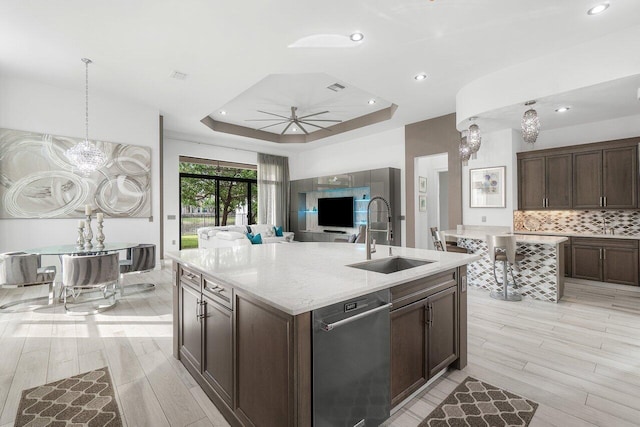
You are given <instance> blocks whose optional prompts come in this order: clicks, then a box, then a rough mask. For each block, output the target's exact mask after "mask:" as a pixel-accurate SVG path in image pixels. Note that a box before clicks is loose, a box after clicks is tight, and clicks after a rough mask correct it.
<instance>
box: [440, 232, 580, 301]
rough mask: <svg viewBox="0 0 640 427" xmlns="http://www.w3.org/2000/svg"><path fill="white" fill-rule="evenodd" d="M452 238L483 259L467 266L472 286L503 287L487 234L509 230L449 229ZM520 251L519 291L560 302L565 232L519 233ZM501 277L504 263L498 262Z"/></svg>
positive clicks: (518, 267)
mask: <svg viewBox="0 0 640 427" xmlns="http://www.w3.org/2000/svg"><path fill="white" fill-rule="evenodd" d="M444 234H445V236H446V237H448V238H452V239H456V240H457V242H458V246H460V247H463V248H466V249H467V250H468V251H469V252H470V253H474V254H476V255H479V256H480V259H478V260H477V261H475V262H473V263H471V264H469V266H468V269H467V275H468V282H469V286H474V287H478V288H482V289H485V290H488V291H491V290H495V289H498V288H501V286H500V285H498V284H496V281H495V278H494V273H493V265H492V263H491V261H490V260H489V253H488V251H487V234H509V233H504V232H494V233H491V232H489V233H488V232H487V231H481V230H462V231H461V232H457V231H456V230H447V231H445V232H444ZM515 236H516V243H517V248H516V252H517V253H521V254H523V255H524V259H523V260H522V261H520V262H518V266H517V268H515V269H514V270H513V274H514V276H515V280H516V283H517V284H518V292H519V293H520V294H522V295H523V296H529V297H531V298H533V299H537V300H542V301H549V302H558V301H560V299H561V298H562V295H563V293H564V262H565V258H564V242H566V241H567V240H568V239H567V238H566V237H563V236H539V235H525V234H516V235H515ZM497 267H498V271H497V273H496V274H497V275H498V277H501V271H502V270H501V268H502V263H501V262H498V263H497Z"/></svg>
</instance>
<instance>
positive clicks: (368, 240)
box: [364, 196, 393, 260]
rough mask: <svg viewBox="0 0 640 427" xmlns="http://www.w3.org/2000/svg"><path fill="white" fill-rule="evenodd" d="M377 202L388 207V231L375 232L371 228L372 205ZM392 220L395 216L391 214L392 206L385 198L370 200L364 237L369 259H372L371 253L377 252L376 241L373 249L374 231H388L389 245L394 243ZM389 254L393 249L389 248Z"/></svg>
mask: <svg viewBox="0 0 640 427" xmlns="http://www.w3.org/2000/svg"><path fill="white" fill-rule="evenodd" d="M376 200H381V201H382V202H383V203H384V204H385V206H386V207H387V215H388V216H387V218H388V219H387V229H386V230H374V229H372V228H371V216H370V213H371V203H373V202H375V201H376ZM392 218H393V215H392V214H391V206H389V202H387V201H386V200H385V199H384V197H380V196H375V197H372V198H371V200H369V203H368V204H367V230H366V232H365V235H364V236H365V237H364V245H365V246H366V248H367V259H368V260H369V259H371V253H372V252H375V251H376V248H375V240H373V248H372V247H371V243H372V242H371V232H372V231H386V232H387V241H388V242H389V245H391V242H392V241H393V229H392ZM389 253H391V248H389Z"/></svg>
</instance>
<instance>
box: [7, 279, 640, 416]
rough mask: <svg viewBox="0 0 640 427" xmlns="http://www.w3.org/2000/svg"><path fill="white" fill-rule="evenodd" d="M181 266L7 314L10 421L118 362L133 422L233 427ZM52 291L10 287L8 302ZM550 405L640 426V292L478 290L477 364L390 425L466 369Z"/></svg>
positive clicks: (544, 407) (426, 407) (472, 359)
mask: <svg viewBox="0 0 640 427" xmlns="http://www.w3.org/2000/svg"><path fill="white" fill-rule="evenodd" d="M170 277H171V274H170V270H168V269H165V270H157V271H154V272H151V273H147V274H143V275H137V277H136V276H135V275H134V277H132V278H128V279H127V280H128V281H129V282H155V283H156V284H157V288H156V290H155V291H151V292H143V293H137V294H128V295H127V296H126V298H124V299H121V300H120V301H119V303H118V305H117V306H116V307H115V308H114V309H112V310H110V311H107V312H104V313H101V314H98V315H94V316H74V317H71V316H67V315H65V314H64V310H63V308H62V307H61V306H59V305H58V306H54V307H51V308H44V309H39V310H37V311H24V312H17V313H0V427H6V426H11V425H13V420H14V417H15V413H16V410H17V406H18V401H19V399H20V392H21V391H22V390H23V389H26V388H30V387H34V386H37V385H40V384H44V383H47V382H51V381H55V380H57V379H60V378H65V377H68V376H71V375H75V374H78V373H80V372H85V371H89V370H92V369H96V368H99V367H102V366H105V365H107V366H109V369H110V371H111V374H112V376H113V381H114V386H115V390H116V398H117V399H118V404H119V406H120V409H121V411H122V416H123V421H124V422H125V423H126V425H128V426H131V427H133V426H136V427H137V426H154V427H155V426H168V425H170V426H203V427H204V426H226V425H228V424H227V423H226V421H225V420H224V418H223V417H222V415H221V414H220V413H219V412H218V410H217V409H216V408H215V406H213V404H212V403H211V402H210V401H209V399H208V398H207V396H206V395H205V394H204V392H203V391H202V389H201V388H200V387H199V386H198V385H197V383H196V382H195V381H194V380H193V378H192V377H191V376H190V375H189V373H188V372H187V371H186V370H185V369H184V367H183V366H182V365H181V364H180V362H178V361H177V360H175V359H174V358H173V356H172V355H171V342H172V338H171V335H172V325H171V322H172V314H171V298H172V294H171V284H170ZM45 293H46V289H45V287H44V286H41V287H31V288H25V289H17V290H0V304H3V303H5V302H9V301H13V300H16V299H21V298H25V297H32V296H40V295H44V294H45ZM467 376H473V377H476V378H478V379H480V380H483V381H486V382H488V383H491V384H493V385H496V386H498V387H502V388H505V389H507V390H510V391H512V392H514V393H517V394H520V395H522V396H524V397H527V398H529V399H532V400H534V401H536V402H538V403H539V404H540V406H539V408H538V410H537V412H536V415H535V417H534V419H533V422H532V423H531V425H532V426H533V427H535V426H547V425H554V426H563V427H571V426H590V425H598V426H606V427H612V426H615V427H617V426H638V425H640V397H639V396H640V292H637V289H635V288H629V287H624V286H608V287H604V288H603V287H601V286H593V285H592V284H587V283H568V284H567V289H566V297H565V298H564V300H563V301H562V302H561V303H559V304H550V303H544V302H539V301H533V300H525V301H522V302H517V303H505V302H502V301H496V300H492V299H491V298H489V295H488V293H486V292H484V291H479V290H474V289H470V291H469V364H468V366H467V368H465V369H464V370H463V371H455V370H453V371H449V372H447V373H446V374H445V375H444V376H443V377H441V378H440V379H439V380H437V381H436V382H435V383H434V384H433V385H432V386H431V387H430V389H429V390H428V391H426V392H425V393H423V394H422V395H421V396H418V397H416V398H414V399H412V400H411V401H410V402H409V403H408V404H407V405H405V407H404V408H402V409H401V410H399V411H398V412H396V413H395V414H394V415H393V416H392V417H391V419H390V420H389V421H388V422H387V423H385V425H387V426H417V425H418V424H419V423H420V421H421V420H422V419H423V418H424V417H426V416H427V415H428V414H429V413H430V412H431V411H432V410H433V409H434V408H435V407H436V406H437V405H438V404H439V403H440V402H441V401H442V400H443V399H444V397H445V396H447V395H448V394H449V393H450V392H451V391H452V390H453V389H454V388H455V387H456V386H457V385H458V383H460V382H461V381H462V380H463V379H464V378H465V377H467Z"/></svg>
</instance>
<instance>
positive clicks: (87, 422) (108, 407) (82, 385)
mask: <svg viewBox="0 0 640 427" xmlns="http://www.w3.org/2000/svg"><path fill="white" fill-rule="evenodd" d="M15 425H16V426H29V427H36V426H38V427H40V426H42V427H44V426H51V427H62V426H74V427H75V426H78V427H80V426H89V427H122V419H121V418H120V412H119V411H118V403H117V402H116V399H115V396H114V392H113V384H112V383H111V376H110V375H109V368H107V367H106V366H105V367H104V368H100V369H96V370H95V371H89V372H85V373H84V374H80V375H75V376H73V377H69V378H65V379H62V380H59V381H54V382H52V383H49V384H45V385H41V386H39V387H34V388H31V389H29V390H24V391H23V392H22V398H21V399H20V405H19V406H18V414H17V415H16V421H15Z"/></svg>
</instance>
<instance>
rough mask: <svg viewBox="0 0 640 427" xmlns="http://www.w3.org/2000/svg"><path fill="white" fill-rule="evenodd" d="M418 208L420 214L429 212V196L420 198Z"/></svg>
mask: <svg viewBox="0 0 640 427" xmlns="http://www.w3.org/2000/svg"><path fill="white" fill-rule="evenodd" d="M418 208H419V210H420V212H426V211H427V196H418Z"/></svg>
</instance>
